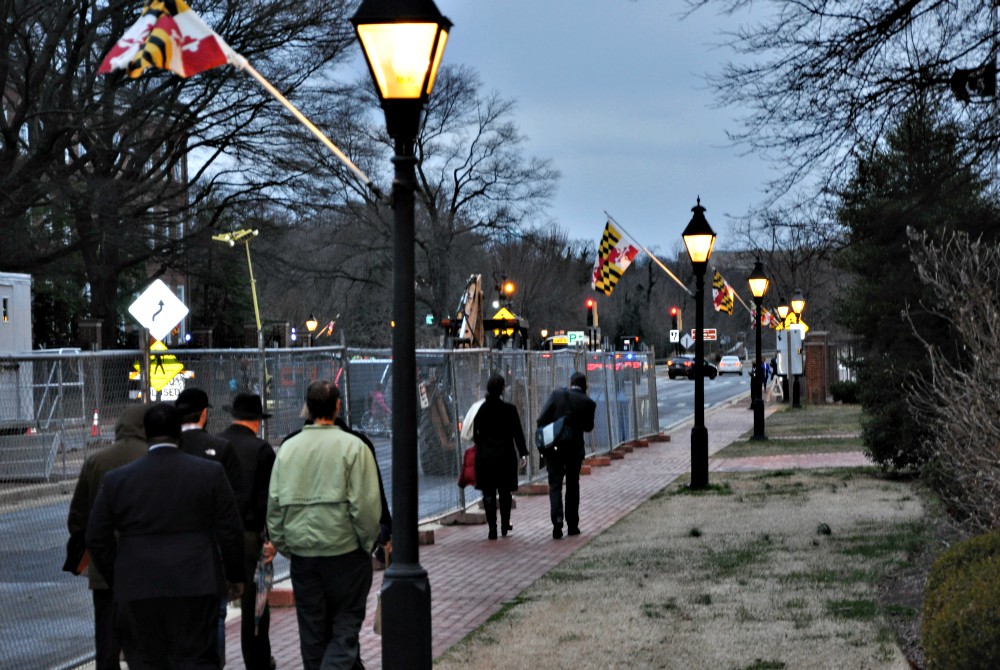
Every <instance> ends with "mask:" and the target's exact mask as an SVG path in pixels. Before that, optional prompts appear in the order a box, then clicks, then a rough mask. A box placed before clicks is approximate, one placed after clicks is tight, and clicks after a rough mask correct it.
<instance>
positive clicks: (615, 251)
mask: <svg viewBox="0 0 1000 670" xmlns="http://www.w3.org/2000/svg"><path fill="white" fill-rule="evenodd" d="M638 255H639V246H638V245H637V244H636V243H635V242H633V241H632V240H631V239H630V238H628V237H626V236H625V235H624V234H623V233H621V232H620V231H619V230H618V229H617V228H615V227H614V226H613V225H611V221H608V222H607V224H606V225H605V226H604V234H603V235H602V236H601V244H600V245H599V246H598V247H597V260H596V261H595V262H594V270H593V276H592V278H591V281H590V285H591V287H592V288H593V289H594V290H596V291H600V292H601V293H603V294H604V295H611V292H612V291H613V290H614V289H615V285H616V284H617V283H618V280H619V279H621V276H622V274H623V273H624V272H625V270H627V269H628V266H629V265H631V264H632V261H633V260H634V259H635V257H636V256H638Z"/></svg>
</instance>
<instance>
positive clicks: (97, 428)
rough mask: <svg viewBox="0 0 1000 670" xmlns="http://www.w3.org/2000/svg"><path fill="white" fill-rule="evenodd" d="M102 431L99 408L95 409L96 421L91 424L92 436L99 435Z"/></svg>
mask: <svg viewBox="0 0 1000 670" xmlns="http://www.w3.org/2000/svg"><path fill="white" fill-rule="evenodd" d="M100 433H101V428H100V421H99V419H98V415H97V410H96V409H95V410H94V423H93V424H91V426H90V436H91V437H97V436H98V435H100Z"/></svg>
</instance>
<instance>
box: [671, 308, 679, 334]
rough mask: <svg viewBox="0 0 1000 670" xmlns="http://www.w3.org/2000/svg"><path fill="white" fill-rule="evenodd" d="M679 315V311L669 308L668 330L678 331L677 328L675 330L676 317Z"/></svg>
mask: <svg viewBox="0 0 1000 670" xmlns="http://www.w3.org/2000/svg"><path fill="white" fill-rule="evenodd" d="M679 313H680V310H679V309H677V308H676V307H671V308H670V329H671V330H678V328H677V315H678V314H679Z"/></svg>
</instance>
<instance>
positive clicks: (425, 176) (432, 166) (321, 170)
mask: <svg viewBox="0 0 1000 670" xmlns="http://www.w3.org/2000/svg"><path fill="white" fill-rule="evenodd" d="M481 89H482V84H481V82H480V79H479V76H478V75H477V74H476V73H475V71H474V70H472V69H471V68H468V67H463V66H446V67H442V69H441V71H440V72H439V73H438V77H437V83H436V84H435V87H434V95H433V96H432V97H431V99H430V101H429V102H428V104H427V107H426V109H425V112H424V116H423V119H422V122H421V125H420V130H419V134H418V136H417V141H416V146H415V153H416V157H417V167H416V172H417V194H416V197H417V208H416V220H417V230H416V245H417V302H418V305H419V306H422V307H424V308H426V309H427V310H428V312H430V313H431V314H433V315H434V317H435V321H437V320H439V319H440V318H441V317H442V316H446V315H448V314H450V313H451V312H452V310H453V308H454V306H455V303H456V301H457V300H458V298H459V296H460V295H461V291H462V287H463V286H464V282H465V280H466V278H467V277H468V276H469V274H470V273H481V274H484V275H485V274H488V267H486V266H485V264H484V263H483V260H484V259H482V258H481V255H477V254H476V253H475V250H476V249H477V248H481V246H482V245H483V244H485V243H487V242H488V241H489V240H491V239H496V238H499V237H503V236H508V235H517V234H520V231H522V230H525V229H528V228H530V227H531V226H532V225H533V224H535V223H537V222H540V221H543V220H544V218H543V217H544V211H545V208H546V207H547V206H548V203H549V201H550V199H551V197H552V194H553V192H554V189H555V184H556V181H557V179H558V176H559V173H558V172H557V171H556V170H555V169H554V168H553V167H552V164H551V161H549V160H543V159H539V158H535V157H529V156H526V155H525V154H524V142H525V139H526V138H525V137H524V136H523V135H522V134H521V133H520V132H519V131H518V129H517V124H516V123H515V120H514V112H515V104H514V102H513V101H511V100H506V99H504V98H502V97H501V96H500V95H499V94H498V93H496V92H490V93H484V92H483V91H482V90H481ZM317 90H322V91H323V95H322V96H319V97H317V101H318V100H324V101H325V102H324V104H323V105H322V106H321V107H320V106H317V107H316V108H315V109H314V110H313V111H314V113H315V114H316V116H317V118H319V119H321V121H322V123H323V125H324V127H326V128H329V129H330V131H331V134H333V135H334V136H336V137H338V138H339V139H340V140H341V141H342V143H343V148H344V150H345V151H346V152H347V153H348V154H349V155H350V156H351V157H352V160H354V162H355V163H356V164H357V165H358V166H359V167H360V168H361V169H362V170H364V171H365V172H366V173H367V174H368V175H369V176H370V177H371V178H372V180H373V181H374V182H375V184H377V190H378V191H379V192H380V193H383V194H384V193H389V192H390V190H391V188H390V187H391V180H392V177H393V174H392V164H391V161H390V158H391V156H392V155H393V152H394V144H393V140H392V139H391V138H390V137H389V136H388V135H387V133H386V129H385V117H384V115H383V114H382V111H381V109H380V107H379V102H378V98H377V96H376V94H375V92H374V90H373V88H372V86H371V83H370V81H369V80H368V78H367V76H366V77H365V79H364V80H363V81H361V82H357V83H353V84H351V85H350V86H343V85H338V84H336V82H325V84H324V85H322V86H319V87H318V88H317ZM288 172H289V173H294V174H297V175H300V176H301V178H300V179H299V181H297V182H296V192H297V193H298V194H299V197H300V205H299V207H300V209H301V210H302V211H303V212H304V216H305V217H308V220H309V221H310V222H311V225H315V226H317V227H320V228H323V229H324V230H326V231H327V232H328V234H329V235H330V240H331V242H335V243H336V244H339V245H346V246H348V247H350V248H352V249H353V254H354V255H355V256H357V257H363V258H365V259H367V260H368V261H369V262H375V263H376V264H377V265H378V266H379V267H385V266H386V264H387V260H388V258H389V256H390V252H391V240H392V221H393V219H392V211H391V209H390V208H389V207H388V202H387V200H386V199H385V198H382V199H379V198H378V196H377V195H375V194H373V193H372V192H371V191H369V190H367V189H366V188H365V187H364V186H363V184H362V183H361V182H360V181H359V180H358V179H357V178H356V177H355V176H354V175H352V174H350V173H348V172H346V171H345V170H344V169H343V168H342V167H341V166H338V165H337V164H336V162H335V161H334V160H332V159H331V158H330V157H329V156H322V155H320V154H306V153H300V154H297V155H296V156H294V157H292V158H290V160H289V161H288ZM331 203H334V204H335V205H337V203H343V204H342V205H337V206H336V207H335V209H333V210H331V208H330V204H331ZM376 259H378V260H376ZM473 260H474V262H471V261H473ZM390 276H391V274H390V273H389V272H386V273H385V274H384V275H383V276H382V281H384V282H385V284H386V285H388V283H389V279H390Z"/></svg>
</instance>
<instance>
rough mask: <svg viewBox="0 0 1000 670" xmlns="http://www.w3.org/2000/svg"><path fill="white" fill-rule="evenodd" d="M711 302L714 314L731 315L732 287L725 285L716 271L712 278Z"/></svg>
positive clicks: (724, 281)
mask: <svg viewBox="0 0 1000 670" xmlns="http://www.w3.org/2000/svg"><path fill="white" fill-rule="evenodd" d="M712 302H714V303H715V311H716V312H725V313H726V314H732V313H733V287H732V286H730V285H729V284H728V283H726V280H725V279H723V278H722V275H720V274H719V271H718V270H715V274H714V275H713V276H712Z"/></svg>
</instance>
